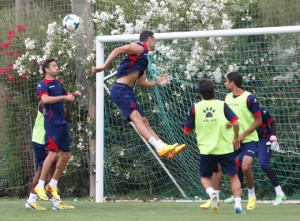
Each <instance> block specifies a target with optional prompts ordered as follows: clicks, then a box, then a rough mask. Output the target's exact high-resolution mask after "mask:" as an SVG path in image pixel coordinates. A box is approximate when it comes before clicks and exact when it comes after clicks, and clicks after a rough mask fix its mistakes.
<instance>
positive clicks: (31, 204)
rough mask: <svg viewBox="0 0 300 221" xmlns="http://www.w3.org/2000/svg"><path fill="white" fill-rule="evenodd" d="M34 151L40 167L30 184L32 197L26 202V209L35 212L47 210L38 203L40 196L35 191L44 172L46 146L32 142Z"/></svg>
mask: <svg viewBox="0 0 300 221" xmlns="http://www.w3.org/2000/svg"><path fill="white" fill-rule="evenodd" d="M32 146H33V150H34V155H35V161H36V165H37V167H38V169H37V171H36V173H35V175H34V177H33V180H32V183H31V184H30V195H29V197H28V199H27V201H26V204H25V207H26V208H27V209H33V210H45V209H46V208H44V207H42V206H40V205H39V204H38V202H37V199H38V195H37V194H36V193H35V191H34V187H35V186H36V185H37V184H38V182H39V179H40V175H41V172H42V166H43V163H44V160H45V159H46V157H47V154H46V151H45V145H41V144H38V143H35V142H32Z"/></svg>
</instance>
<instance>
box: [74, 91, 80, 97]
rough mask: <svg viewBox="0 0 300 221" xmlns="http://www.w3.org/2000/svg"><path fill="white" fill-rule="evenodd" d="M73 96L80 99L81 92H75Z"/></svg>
mask: <svg viewBox="0 0 300 221" xmlns="http://www.w3.org/2000/svg"><path fill="white" fill-rule="evenodd" d="M72 95H73V96H74V97H80V96H81V92H80V91H75V92H73V93H72Z"/></svg>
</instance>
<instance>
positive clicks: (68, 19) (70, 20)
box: [63, 14, 79, 31]
mask: <svg viewBox="0 0 300 221" xmlns="http://www.w3.org/2000/svg"><path fill="white" fill-rule="evenodd" d="M63 25H64V28H65V29H67V30H69V31H74V30H76V29H77V28H78V26H79V17H78V16H77V15H74V14H69V15H66V16H65V17H64V20H63Z"/></svg>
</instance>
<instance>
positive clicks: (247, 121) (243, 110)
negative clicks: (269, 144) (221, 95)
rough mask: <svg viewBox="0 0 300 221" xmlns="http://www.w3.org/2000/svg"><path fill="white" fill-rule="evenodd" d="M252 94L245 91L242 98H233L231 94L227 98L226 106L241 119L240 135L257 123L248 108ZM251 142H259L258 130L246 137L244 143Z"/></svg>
mask: <svg viewBox="0 0 300 221" xmlns="http://www.w3.org/2000/svg"><path fill="white" fill-rule="evenodd" d="M250 94H251V93H249V92H248V91H244V92H243V93H242V94H241V95H240V96H238V97H233V94H232V93H229V94H227V96H226V98H225V102H226V104H227V105H228V106H229V107H230V108H231V109H232V110H233V112H234V113H235V114H236V115H237V116H238V118H239V125H240V132H239V133H240V134H242V133H244V132H245V131H246V130H247V129H248V128H249V127H251V125H252V124H253V123H254V122H255V118H254V117H253V115H252V113H251V111H249V109H248V107H247V98H248V96H249V95H250ZM251 141H258V135H257V132H256V130H254V131H253V132H252V133H250V134H249V135H248V136H246V137H245V139H244V140H243V141H242V143H248V142H251Z"/></svg>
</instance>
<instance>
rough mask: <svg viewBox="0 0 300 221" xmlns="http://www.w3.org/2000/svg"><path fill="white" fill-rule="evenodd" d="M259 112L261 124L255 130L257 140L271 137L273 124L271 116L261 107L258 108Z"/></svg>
mask: <svg viewBox="0 0 300 221" xmlns="http://www.w3.org/2000/svg"><path fill="white" fill-rule="evenodd" d="M259 110H260V112H261V118H262V124H261V126H260V127H258V128H257V129H256V131H257V133H258V137H259V138H267V137H270V136H271V135H272V130H271V124H272V122H273V120H274V119H273V117H272V116H271V114H270V113H269V112H268V111H267V110H266V109H265V108H264V107H263V106H259Z"/></svg>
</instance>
